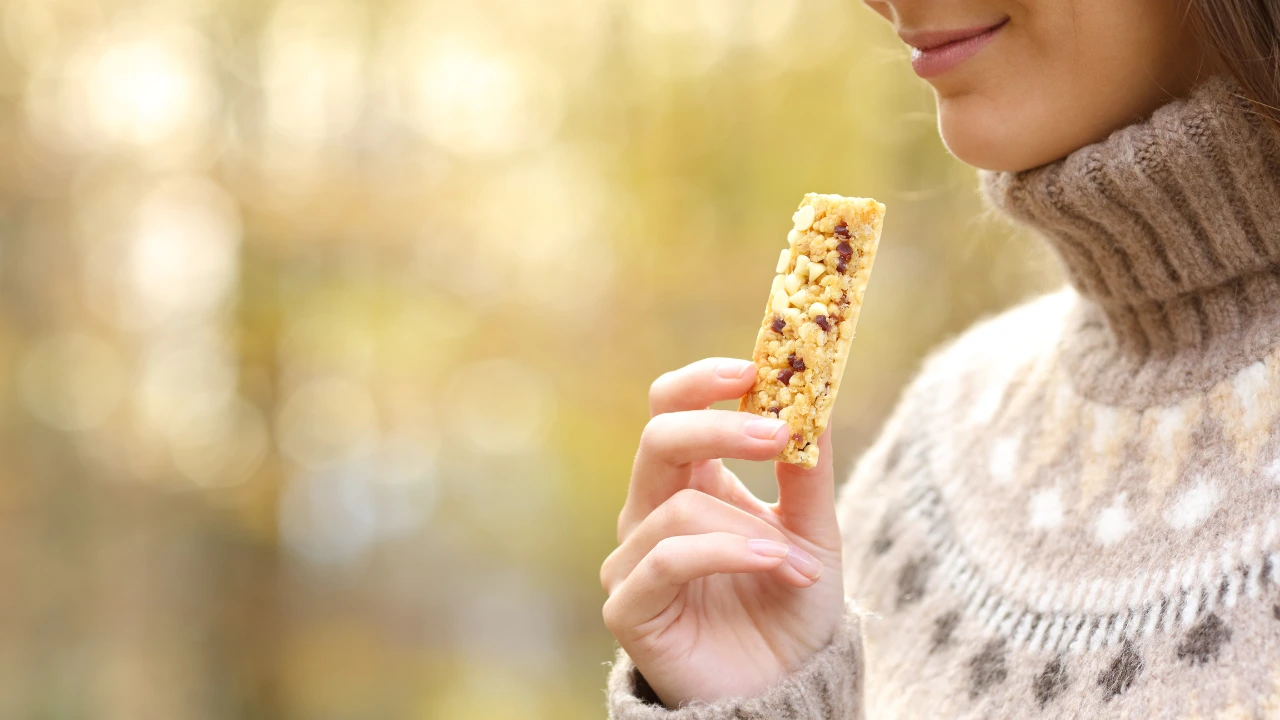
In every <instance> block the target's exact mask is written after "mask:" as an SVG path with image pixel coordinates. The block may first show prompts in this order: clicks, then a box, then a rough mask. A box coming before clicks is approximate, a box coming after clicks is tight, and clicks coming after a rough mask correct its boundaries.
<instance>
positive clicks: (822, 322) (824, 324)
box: [813, 315, 831, 332]
mask: <svg viewBox="0 0 1280 720" xmlns="http://www.w3.org/2000/svg"><path fill="white" fill-rule="evenodd" d="M813 321H814V322H816V323H818V327H820V328H822V332H831V322H830V321H828V320H827V316H826V315H819V316H817V317H815V318H814V319H813Z"/></svg>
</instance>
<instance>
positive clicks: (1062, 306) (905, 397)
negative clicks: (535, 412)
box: [840, 288, 1079, 517]
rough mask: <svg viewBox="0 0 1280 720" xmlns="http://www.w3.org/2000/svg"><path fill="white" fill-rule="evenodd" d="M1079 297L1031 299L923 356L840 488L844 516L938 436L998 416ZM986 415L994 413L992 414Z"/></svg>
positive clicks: (1065, 292) (1043, 360) (1041, 359)
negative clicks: (1006, 397)
mask: <svg viewBox="0 0 1280 720" xmlns="http://www.w3.org/2000/svg"><path fill="white" fill-rule="evenodd" d="M1078 301H1079V295H1077V294H1076V293H1075V291H1074V290H1071V289H1070V288H1063V289H1061V290H1058V291H1055V292H1051V293H1048V294H1044V295H1040V296H1037V297H1034V298H1032V299H1030V300H1027V301H1025V302H1022V303H1019V304H1018V305H1015V306H1014V307H1011V308H1009V309H1007V310H1004V311H1002V312H1000V313H998V314H995V315H993V316H989V317H986V318H983V319H981V320H979V321H977V322H975V323H973V324H972V325H971V326H969V328H967V329H966V330H964V331H963V332H961V333H960V334H959V335H957V336H955V337H953V338H951V339H949V340H947V341H945V342H943V343H941V344H940V345H938V346H937V347H935V348H934V349H933V350H932V351H930V352H929V354H928V355H926V356H925V359H924V361H923V362H922V363H921V367H920V370H919V371H918V372H917V373H916V375H915V377H914V378H913V379H912V381H911V382H909V383H908V384H907V386H906V388H905V389H904V390H903V392H902V394H901V396H900V397H899V399H898V402H897V404H896V405H895V407H894V409H893V411H892V412H891V413H890V414H889V418H888V420H887V421H886V422H885V424H884V425H883V426H882V428H881V430H880V433H879V435H878V436H877V437H876V440H875V441H874V442H873V443H872V445H871V446H870V447H869V448H868V449H867V450H866V451H865V452H864V453H863V454H862V456H861V457H860V458H859V459H858V461H857V462H856V463H855V465H854V467H853V471H852V473H851V474H850V476H849V481H848V482H847V483H845V487H844V488H842V497H841V502H840V504H841V506H842V507H841V515H842V516H846V517H854V516H860V515H863V514H864V513H865V511H867V510H869V508H868V507H867V506H866V505H865V504H864V503H867V502H873V501H874V498H876V496H877V495H879V494H880V493H882V492H886V491H890V490H891V488H890V486H891V485H892V483H887V482H886V481H887V480H889V479H890V478H891V477H892V476H899V475H907V474H910V473H911V472H912V471H913V467H914V466H916V465H923V464H924V457H925V455H926V453H927V452H928V448H929V447H931V446H933V445H934V444H935V443H936V441H937V440H938V439H939V438H938V434H939V433H955V432H956V431H958V430H959V429H960V428H963V427H972V426H974V425H975V424H980V423H982V422H984V418H987V416H989V415H992V414H994V412H995V410H996V409H997V408H998V407H999V404H1000V402H1001V400H1002V398H1003V397H1004V395H1005V391H1006V389H1007V388H1008V387H1009V385H1010V384H1012V383H1015V382H1019V381H1023V380H1024V379H1025V378H1027V377H1028V376H1029V375H1030V374H1031V373H1030V370H1031V369H1032V368H1034V367H1036V366H1037V365H1038V364H1039V365H1040V366H1041V367H1045V366H1047V364H1048V363H1049V362H1050V361H1051V360H1052V359H1053V357H1054V356H1055V354H1056V352H1057V348H1058V346H1059V343H1060V341H1061V338H1062V334H1063V330H1064V328H1065V327H1066V323H1067V319H1068V317H1069V315H1070V313H1071V311H1072V309H1073V308H1074V307H1075V306H1076V303H1077V302H1078ZM988 419H989V418H988Z"/></svg>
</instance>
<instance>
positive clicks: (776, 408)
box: [768, 405, 782, 415]
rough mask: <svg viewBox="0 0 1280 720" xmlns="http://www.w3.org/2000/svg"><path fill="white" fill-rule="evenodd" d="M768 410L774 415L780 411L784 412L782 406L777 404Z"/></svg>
mask: <svg viewBox="0 0 1280 720" xmlns="http://www.w3.org/2000/svg"><path fill="white" fill-rule="evenodd" d="M768 412H771V413H773V414H774V415H777V414H778V413H780V412H782V408H780V407H778V406H777V405H774V406H773V407H771V408H769V410H768Z"/></svg>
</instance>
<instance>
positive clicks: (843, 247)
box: [836, 240, 853, 260]
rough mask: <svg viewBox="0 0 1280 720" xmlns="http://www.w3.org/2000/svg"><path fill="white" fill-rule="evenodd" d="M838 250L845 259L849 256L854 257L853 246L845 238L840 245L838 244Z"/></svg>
mask: <svg viewBox="0 0 1280 720" xmlns="http://www.w3.org/2000/svg"><path fill="white" fill-rule="evenodd" d="M836 252H838V253H840V257H842V258H844V259H845V260H848V259H849V258H851V257H853V247H852V246H851V245H849V243H847V242H844V241H843V240H842V241H840V243H839V244H838V245H836Z"/></svg>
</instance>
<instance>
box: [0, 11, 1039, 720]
mask: <svg viewBox="0 0 1280 720" xmlns="http://www.w3.org/2000/svg"><path fill="white" fill-rule="evenodd" d="M0 21H2V22H0V40H2V41H3V43H2V44H3V47H2V48H0V149H2V152H3V158H4V162H3V163H0V298H2V300H0V373H3V377H4V379H5V382H3V383H0V427H2V428H3V430H2V434H0V457H2V458H3V462H0V513H2V522H0V587H3V591H0V638H2V641H0V717H4V718H58V719H63V718H65V719H78V718H103V719H109V720H115V719H120V720H139V719H149V718H157V719H163V720H177V719H192V720H201V719H204V718H260V719H264V720H266V719H272V720H274V719H277V718H280V719H285V718H307V719H310V718H323V719H343V720H345V719H348V718H350V719H351V720H356V719H360V720H365V719H369V718H440V719H442V720H446V719H447V720H469V719H477V720H479V719H482V718H483V719H490V718H492V719H494V720H534V719H546V720H553V719H554V720H565V719H569V720H573V719H581V720H587V719H602V718H603V717H604V714H605V710H604V693H603V690H602V688H603V686H604V673H605V667H604V665H603V663H604V662H605V661H606V660H608V659H609V658H610V657H611V655H612V650H613V639H612V637H611V636H610V635H609V633H608V632H607V630H606V629H605V628H604V626H603V623H602V621H601V618H600V606H601V604H602V603H603V601H604V592H603V591H602V590H601V588H600V586H599V579H598V578H599V575H598V571H599V565H600V563H601V561H602V560H603V559H604V557H605V556H606V555H607V554H608V553H609V552H610V551H611V550H612V549H613V546H614V543H615V522H616V516H617V512H618V510H619V509H620V507H621V505H622V502H623V499H624V497H625V494H626V488H627V481H628V474H629V465H630V461H631V458H632V455H633V452H634V448H635V445H636V441H637V438H638V436H639V433H640V431H641V428H642V427H643V426H644V423H645V421H646V420H647V406H646V392H647V390H648V386H649V383H650V382H651V380H652V379H653V378H654V377H656V376H657V375H658V374H660V373H661V372H663V371H665V370H668V369H671V368H674V367H677V366H680V365H683V364H685V363H687V362H691V361H693V360H695V359H698V358H701V357H704V356H708V355H728V356H738V357H744V356H749V354H750V351H751V346H752V343H753V341H754V338H755V334H756V328H757V327H758V323H759V320H760V313H761V312H762V308H763V307H764V302H765V295H766V294H767V291H768V287H769V282H770V280H771V278H772V275H773V268H774V263H775V261H776V258H777V256H778V250H779V249H780V248H781V247H783V246H784V244H785V236H786V232H787V230H788V228H789V226H790V217H791V213H792V211H793V210H794V208H795V206H796V205H797V203H798V202H799V201H800V199H801V196H802V195H803V194H804V193H805V192H809V191H815V192H831V193H840V194H845V195H861V196H870V197H874V198H877V199H879V200H881V201H883V202H884V203H886V204H887V205H888V215H887V219H886V222H885V226H884V236H883V239H882V242H881V254H880V256H879V259H878V261H877V263H876V268H875V273H874V274H873V276H872V280H871V286H870V289H869V291H868V294H867V299H866V305H865V308H864V311H863V315H862V320H861V323H860V325H859V327H858V339H857V340H856V341H855V343H854V347H853V354H852V357H851V360H850V364H849V369H848V373H849V378H850V379H849V380H848V381H847V382H846V385H845V390H844V392H842V393H841V397H840V402H839V404H838V406H837V408H836V413H835V416H834V433H835V452H836V462H837V467H838V468H839V469H840V472H841V474H842V475H843V474H844V473H845V472H847V470H848V468H849V466H850V464H851V463H852V461H853V459H854V457H856V455H857V453H858V452H860V450H861V449H862V448H864V447H866V445H867V444H868V443H869V442H870V440H871V438H872V437H873V434H874V432H875V431H876V428H877V426H878V425H879V424H880V423H881V422H882V420H883V419H884V417H885V415H886V413H887V412H888V410H889V408H890V407H891V406H892V403H893V402H894V400H895V398H896V396H897V393H898V391H899V389H900V387H901V386H902V384H903V383H904V382H905V381H906V380H907V379H908V378H909V377H910V376H911V374H912V373H913V372H914V371H915V369H916V368H917V366H918V362H919V359H920V357H921V356H922V355H923V353H924V352H926V351H927V350H928V348H930V347H931V346H933V345H934V344H936V343H937V342H939V341H940V340H942V339H944V338H946V337H947V336H948V335H950V334H953V333H955V332H956V331H958V330H959V329H961V328H963V327H964V326H965V325H967V324H968V323H970V322H971V321H973V320H974V319H975V318H977V317H979V316H981V315H984V314H987V313H989V312H992V311H994V310H995V309H998V308H999V307H1001V306H1004V305H1006V304H1008V303H1010V302H1012V301H1014V300H1016V299H1018V298H1021V297H1025V296H1027V295H1029V294H1030V293H1033V292H1036V291H1038V290H1040V289H1044V288H1048V287H1050V286H1052V285H1053V284H1054V283H1055V282H1056V281H1055V277H1056V276H1055V272H1056V271H1055V270H1054V269H1053V268H1052V265H1051V263H1049V262H1048V261H1046V258H1045V256H1044V255H1043V252H1042V251H1041V250H1039V249H1038V247H1037V246H1036V245H1034V244H1033V243H1030V242H1029V241H1028V240H1027V239H1026V238H1024V237H1022V236H1020V235H1017V234H1013V233H1011V231H1009V230H1007V229H1005V228H1003V227H1001V226H998V225H996V224H993V223H992V222H990V221H988V220H985V219H983V217H982V207H981V203H980V200H979V197H978V195H977V192H976V183H975V181H974V178H973V174H972V170H971V169H969V168H966V167H964V166H963V165H961V164H959V163H958V162H956V161H955V160H953V159H952V158H950V157H949V156H948V155H947V154H946V152H945V150H944V148H943V147H942V145H941V143H940V141H939V140H938V138H937V135H936V132H935V129H934V120H933V114H932V97H931V95H930V93H929V90H928V88H927V86H925V85H924V84H923V83H922V82H920V81H919V80H917V79H916V78H915V77H914V76H913V75H912V74H911V71H910V68H909V66H908V65H907V64H906V62H905V51H904V50H903V49H902V48H901V46H900V44H899V43H898V42H897V39H896V38H895V37H894V36H893V34H892V32H891V31H890V29H889V28H888V27H887V26H886V25H885V24H884V23H883V22H882V21H880V20H879V19H878V18H876V17H875V16H873V15H872V14H871V13H870V12H869V11H867V10H866V9H865V8H863V7H861V4H860V3H859V2H856V1H855V0H424V1H404V2H396V1H393V0H386V1H380V2H357V1H354V0H310V1H297V2H292V1H291V2H274V3H273V2H253V1H250V0H236V1H231V0H227V1H225V2H224V1H220V0H164V1H163V2H161V1H156V2H146V1H145V0H8V1H7V2H2V3H0ZM734 467H735V468H737V469H738V470H739V471H740V472H741V474H742V475H743V476H744V477H745V478H746V480H747V481H748V483H749V485H750V486H751V487H752V488H753V489H754V490H755V491H757V492H758V493H759V494H760V495H761V497H764V498H766V499H769V500H772V499H774V498H775V497H776V490H775V488H774V483H773V479H772V475H771V472H770V467H769V466H767V465H763V464H762V465H756V466H752V465H751V464H747V463H736V464H734Z"/></svg>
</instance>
